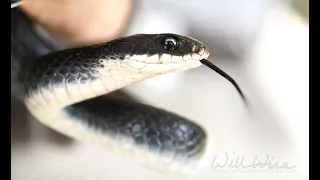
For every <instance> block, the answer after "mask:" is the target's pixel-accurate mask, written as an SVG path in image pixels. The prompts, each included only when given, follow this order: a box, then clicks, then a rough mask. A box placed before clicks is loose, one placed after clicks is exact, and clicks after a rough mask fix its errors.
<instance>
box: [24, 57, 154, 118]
mask: <svg viewBox="0 0 320 180" xmlns="http://www.w3.org/2000/svg"><path fill="white" fill-rule="evenodd" d="M104 62H107V63H108V64H105V66H104V68H100V69H96V67H93V66H91V70H89V71H86V72H87V73H84V74H82V73H75V74H72V71H71V70H70V69H69V70H68V71H64V73H63V72H62V69H54V70H51V71H53V72H52V73H53V74H55V75H53V76H51V75H46V73H44V72H41V73H42V74H43V75H42V76H41V78H37V72H34V73H33V74H32V77H33V79H31V80H29V82H28V84H27V87H28V89H27V91H26V92H27V93H26V97H25V103H26V105H27V107H29V110H30V111H31V112H32V113H33V114H34V115H35V116H37V114H39V113H41V114H52V113H48V112H52V111H60V110H61V109H63V108H65V107H67V106H70V105H73V104H76V103H79V102H82V101H85V100H89V99H92V98H96V97H99V96H102V95H105V94H108V93H111V92H113V91H116V90H118V89H121V88H123V87H125V86H128V85H130V84H132V83H136V82H139V81H142V80H145V79H148V78H151V77H154V76H157V74H154V73H149V74H146V73H142V72H140V71H139V69H136V68H132V69H130V68H129V67H132V65H133V64H132V63H133V62H131V61H130V60H122V61H121V62H123V63H121V64H119V60H105V61H104ZM99 67H101V65H99ZM67 69H68V67H67ZM114 69H117V70H114ZM79 72H81V70H80V71H79ZM33 84H34V85H33ZM40 109H41V110H40ZM39 115H40V114H39ZM41 116H42V115H41Z"/></svg>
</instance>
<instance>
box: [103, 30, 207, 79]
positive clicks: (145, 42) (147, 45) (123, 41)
mask: <svg viewBox="0 0 320 180" xmlns="http://www.w3.org/2000/svg"><path fill="white" fill-rule="evenodd" d="M108 44H109V45H110V47H111V48H109V49H110V51H109V54H111V56H112V57H114V58H113V59H115V60H118V59H122V60H123V62H126V63H123V64H127V65H129V66H130V68H131V69H135V70H136V71H139V73H143V74H146V73H149V74H152V76H155V75H161V74H164V73H168V72H176V71H183V70H188V69H192V68H196V67H199V66H200V65H201V62H200V60H201V59H207V58H208V56H209V54H210V50H209V48H208V47H207V46H206V45H205V44H204V43H202V42H200V41H198V40H196V39H194V38H191V37H186V36H181V35H177V34H171V33H166V34H136V35H132V36H127V37H123V38H120V39H116V40H114V41H111V42H109V43H108ZM109 59H110V58H109ZM108 63H110V61H109V62H108Z"/></svg>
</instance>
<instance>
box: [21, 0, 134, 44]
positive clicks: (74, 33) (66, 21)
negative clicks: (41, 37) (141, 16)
mask: <svg viewBox="0 0 320 180" xmlns="http://www.w3.org/2000/svg"><path fill="white" fill-rule="evenodd" d="M20 8H21V9H22V11H24V12H25V13H26V14H27V15H28V16H29V17H30V18H32V19H33V20H34V21H36V22H38V23H39V24H41V25H42V26H43V27H44V28H46V30H47V31H48V32H49V33H50V34H51V35H52V36H54V37H55V38H57V39H58V40H60V41H62V42H63V43H67V44H70V45H83V44H92V43H99V42H103V41H109V40H111V39H114V38H116V37H118V36H120V35H121V33H122V31H123V30H124V29H125V27H126V25H127V24H128V21H129V19H130V16H131V12H132V0H24V2H23V3H22V5H21V6H20Z"/></svg>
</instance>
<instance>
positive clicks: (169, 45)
mask: <svg viewBox="0 0 320 180" xmlns="http://www.w3.org/2000/svg"><path fill="white" fill-rule="evenodd" d="M162 45H163V48H164V49H166V50H170V51H172V50H175V49H176V48H177V47H178V43H177V41H176V40H175V39H173V38H166V39H164V41H163V43H162Z"/></svg>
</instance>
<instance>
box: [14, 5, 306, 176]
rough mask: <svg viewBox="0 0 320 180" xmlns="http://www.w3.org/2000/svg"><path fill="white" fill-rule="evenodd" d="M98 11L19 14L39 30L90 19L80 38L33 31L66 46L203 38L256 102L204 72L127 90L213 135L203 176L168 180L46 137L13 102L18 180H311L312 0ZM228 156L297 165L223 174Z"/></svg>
mask: <svg viewBox="0 0 320 180" xmlns="http://www.w3.org/2000/svg"><path fill="white" fill-rule="evenodd" d="M26 1H27V0H26ZM31 1H32V0H30V2H31ZM33 1H36V0H33ZM48 1H49V0H47V2H48ZM38 2H39V1H38ZM42 2H45V1H42ZM57 2H59V3H61V4H63V3H65V4H67V5H65V4H63V6H64V7H65V9H63V10H58V11H54V10H52V11H51V10H50V9H53V7H54V6H58V5H57V4H59V3H57ZM78 2H81V3H78ZM88 2H89V1H87V2H86V3H87V4H88ZM108 2H110V4H108ZM77 3H78V4H77ZM90 3H92V4H91V5H92V7H91V6H88V5H87V6H85V7H87V9H83V7H81V4H85V2H84V1H75V0H59V1H56V3H53V4H54V5H51V6H50V7H49V6H46V7H47V8H48V9H46V8H45V7H44V6H43V5H41V3H38V4H37V3H35V4H33V5H32V3H30V4H29V5H27V3H25V6H24V7H23V5H22V6H21V9H22V11H23V12H25V13H27V14H29V15H30V16H31V17H33V18H35V19H36V20H37V21H38V22H40V23H42V22H43V21H46V22H48V19H47V18H48V17H52V16H58V15H60V16H64V19H68V18H69V17H73V18H74V17H75V16H77V14H80V13H81V15H83V16H84V17H86V18H87V19H86V18H82V20H84V21H85V22H86V23H89V22H90V23H91V24H90V25H88V24H86V23H83V22H82V21H81V20H79V21H78V22H77V23H74V26H75V27H79V28H76V29H77V30H78V31H77V32H75V31H73V30H72V28H71V27H70V28H69V29H68V28H66V27H67V26H68V27H69V25H70V24H67V25H66V24H63V23H62V25H60V27H59V28H60V29H61V26H63V27H65V29H64V31H63V32H59V30H60V29H59V30H57V29H58V28H56V29H55V28H52V27H53V26H51V25H47V26H46V24H45V25H44V26H42V27H41V26H39V27H38V26H37V27H35V28H36V30H37V32H38V33H39V34H41V36H42V37H43V38H46V39H49V40H50V41H51V42H52V43H53V44H55V46H57V47H58V48H63V47H65V46H72V45H75V44H83V43H89V42H90V40H92V42H93V41H105V40H110V39H113V38H116V37H118V36H122V35H131V34H136V33H164V32H166V33H167V32H171V33H178V34H183V35H187V36H192V37H194V38H196V39H199V40H200V41H202V42H204V43H205V44H207V45H208V46H209V48H210V50H211V55H210V58H209V60H210V61H211V62H213V63H214V64H216V65H217V66H219V67H220V68H222V69H223V70H224V71H226V72H227V73H228V74H229V75H231V76H232V77H233V78H234V79H235V80H236V81H237V82H238V83H239V85H240V87H241V88H242V89H243V91H244V93H245V94H246V96H247V97H248V99H249V101H250V103H251V108H252V109H251V114H249V113H248V111H247V109H246V107H245V106H244V104H243V103H242V100H241V98H240V96H239V95H238V93H237V91H236V90H235V88H234V87H233V86H232V85H231V84H230V83H229V82H228V81H227V80H225V79H223V78H222V77H221V76H219V75H218V74H216V73H214V72H213V71H211V70H209V68H207V67H205V66H201V67H200V68H197V69H193V70H190V71H186V72H181V73H174V74H168V75H163V76H160V77H156V78H152V79H150V80H147V81H144V82H140V83H137V84H134V85H132V86H130V87H126V88H125V91H126V92H128V93H129V94H131V95H133V96H135V97H137V98H138V99H140V100H141V101H142V102H143V103H147V104H151V105H154V106H156V107H160V108H163V109H166V110H169V111H172V112H175V113H177V114H180V115H183V116H185V117H187V118H189V119H192V120H194V121H196V122H198V123H199V124H200V125H202V126H203V127H204V128H205V129H206V131H207V132H208V136H210V139H209V141H208V149H209V151H210V152H212V153H209V154H210V157H208V158H207V162H206V163H204V168H203V169H202V170H201V171H200V172H198V173H197V174H195V175H192V176H166V175H163V174H159V173H157V172H154V171H152V170H149V169H146V168H144V167H141V166H138V165H136V164H135V163H134V162H131V161H128V160H126V159H124V158H123V157H121V156H116V155H114V154H112V153H109V152H107V151H105V150H102V149H99V148H95V147H91V146H89V145H86V144H82V143H79V142H73V141H71V140H70V139H68V138H66V137H64V136H62V135H59V134H57V133H54V132H53V131H51V130H48V129H47V128H46V127H44V126H43V125H41V124H40V123H38V122H37V121H36V120H34V119H33V118H32V117H31V116H30V114H28V113H27V111H26V110H25V108H24V106H23V105H22V104H21V103H20V102H19V101H18V100H16V99H15V98H14V97H12V103H11V108H12V110H11V114H12V115H11V126H12V127H11V131H12V133H11V140H12V143H11V152H12V155H11V162H12V165H11V167H12V170H11V174H12V179H14V180H34V179H41V180H55V179H59V180H64V179H66V180H67V179H68V180H70V179H78V180H82V179H86V180H87V179H129V178H130V179H140V180H142V179H164V178H165V179H175V180H178V179H181V180H182V179H184V180H185V179H190V180H191V179H204V180H213V179H221V180H229V179H230V180H231V179H235V178H237V179H246V180H247V179H257V178H260V179H270V178H272V179H274V180H276V179H277V180H278V179H297V180H298V179H299V180H306V179H309V20H308V1H304V0H287V1H280V0H197V1H185V2H184V1H169V0H152V1H149V0H134V1H129V0H122V1H108V0H105V1H99V0H93V1H90ZM103 3H105V4H103ZM111 3H113V4H111ZM49 4H50V3H49ZM97 4H100V6H99V7H100V8H98V10H96V11H95V12H97V13H95V15H96V16H99V17H104V18H101V19H99V20H100V22H97V24H98V25H97V24H94V23H93V21H91V19H90V17H88V16H93V13H91V11H90V8H93V9H97V7H96V6H97ZM104 6H106V8H107V6H108V7H109V9H108V10H110V9H111V10H110V13H111V11H112V14H111V15H110V14H105V13H108V10H105V9H103V8H104ZM111 7H112V8H111ZM19 8H20V7H19ZM68 8H71V9H72V11H70V9H68ZM39 9H40V11H41V9H42V11H41V13H42V14H45V15H44V16H43V17H39V16H38V15H37V13H36V12H37V11H39ZM36 10H37V11H36ZM80 10H81V11H80ZM100 11H101V12H100ZM54 12H59V13H58V14H57V13H54ZM50 13H51V14H50ZM68 13H70V16H68V15H69V14H68ZM86 13H87V14H86ZM79 16H80V15H79ZM108 18H109V19H108ZM120 20H121V21H122V22H123V23H119V21H120ZM103 21H105V22H107V21H108V23H105V24H106V27H99V25H101V24H103V23H101V22H103ZM50 22H56V24H55V25H56V26H55V27H57V24H58V22H59V21H54V20H52V21H51V20H50ZM64 23H65V22H64ZM60 24H61V23H60ZM70 26H71V25H70ZM84 26H90V27H91V28H89V30H88V28H86V27H84ZM82 27H83V28H82ZM107 27H109V28H110V31H108V28H107ZM79 30H80V31H81V30H82V31H83V32H79ZM52 32H56V34H54V33H52ZM57 32H58V33H57ZM66 32H68V33H66ZM73 32H75V33H73ZM82 33H84V34H86V35H83V34H82ZM90 33H91V34H92V36H90V35H88V34H90ZM104 33H105V34H104ZM49 34H50V35H49ZM52 34H54V35H52ZM59 37H60V38H59ZM68 38H69V39H68ZM88 39H89V40H88ZM63 40H67V41H63ZM224 153H229V154H230V155H231V154H232V153H235V154H236V155H239V156H245V157H246V158H248V159H250V158H251V159H252V157H255V156H261V157H263V156H265V155H266V154H269V155H270V156H272V157H273V163H274V162H278V163H279V164H282V163H284V162H287V163H288V166H296V167H295V168H294V169H293V170H292V171H290V172H282V173H279V172H278V173H275V172H251V173H248V172H247V173H244V172H217V171H215V170H214V169H213V168H212V167H211V164H212V161H213V159H214V156H215V155H217V154H219V155H223V154H224ZM262 159H263V158H262Z"/></svg>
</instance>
